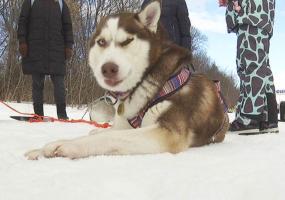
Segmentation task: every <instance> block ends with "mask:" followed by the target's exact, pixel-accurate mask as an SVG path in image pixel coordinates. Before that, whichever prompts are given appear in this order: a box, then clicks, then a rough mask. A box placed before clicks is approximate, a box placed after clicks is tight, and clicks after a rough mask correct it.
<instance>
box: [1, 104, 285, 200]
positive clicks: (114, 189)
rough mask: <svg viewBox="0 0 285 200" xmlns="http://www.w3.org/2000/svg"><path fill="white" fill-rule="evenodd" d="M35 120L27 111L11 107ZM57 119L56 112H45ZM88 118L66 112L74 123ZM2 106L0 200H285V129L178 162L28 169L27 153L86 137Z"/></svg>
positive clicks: (74, 127)
mask: <svg viewBox="0 0 285 200" xmlns="http://www.w3.org/2000/svg"><path fill="white" fill-rule="evenodd" d="M11 105H12V106H14V107H15V108H17V109H19V110H20V111H22V112H32V106H31V105H30V104H11ZM45 110H46V114H48V115H51V116H55V108H54V107H52V106H46V107H45ZM83 113H84V110H77V109H69V110H68V114H69V116H70V117H71V118H80V117H81V116H82V115H83ZM14 114H15V113H13V112H10V111H9V110H8V109H7V108H5V107H4V106H2V104H0V200H57V199H58V200H62V199H68V200H77V199H78V200H79V199H80V200H89V199H90V200H91V199H92V200H214V199H215V200H284V199H285V190H284V188H285V123H280V124H279V127H280V133H279V134H267V135H259V136H238V135H234V134H228V135H227V137H226V140H225V142H224V143H222V144H215V145H210V146H205V147H201V148H192V149H189V150H188V151H187V152H184V153H180V154H177V155H172V154H168V153H165V154H160V155H144V156H98V157H91V158H88V159H81V160H68V159H64V158H56V159H40V160H39V161H28V160H26V159H25V158H24V156H23V154H24V152H25V151H27V150H30V149H32V148H37V147H40V146H42V145H44V144H45V143H47V142H50V141H53V140H57V139H62V138H73V137H76V136H81V135H85V134H87V133H88V132H89V131H90V130H91V129H92V128H93V127H92V126H90V125H85V124H64V123H33V124H30V123H27V122H18V121H15V120H11V119H9V117H8V116H9V115H14Z"/></svg>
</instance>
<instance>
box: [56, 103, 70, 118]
mask: <svg viewBox="0 0 285 200" xmlns="http://www.w3.org/2000/svg"><path fill="white" fill-rule="evenodd" d="M56 111H57V117H58V119H68V117H67V114H66V104H65V103H63V104H56Z"/></svg>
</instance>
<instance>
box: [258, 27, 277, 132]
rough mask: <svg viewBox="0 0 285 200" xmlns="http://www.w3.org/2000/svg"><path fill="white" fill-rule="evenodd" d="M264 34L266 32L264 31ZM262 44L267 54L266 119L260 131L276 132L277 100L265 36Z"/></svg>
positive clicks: (267, 42)
mask: <svg viewBox="0 0 285 200" xmlns="http://www.w3.org/2000/svg"><path fill="white" fill-rule="evenodd" d="M264 34H265V35H266V33H264ZM263 45H264V49H265V53H266V54H267V58H268V59H267V79H266V86H265V92H266V99H267V114H268V116H267V119H266V121H263V122H262V123H261V127H260V129H261V131H266V132H274V133H278V132H279V130H278V109H277V101H276V93H275V86H274V78H273V73H272V71H271V69H270V63H269V56H268V54H269V48H270V40H269V38H268V37H266V36H265V38H264V39H263Z"/></svg>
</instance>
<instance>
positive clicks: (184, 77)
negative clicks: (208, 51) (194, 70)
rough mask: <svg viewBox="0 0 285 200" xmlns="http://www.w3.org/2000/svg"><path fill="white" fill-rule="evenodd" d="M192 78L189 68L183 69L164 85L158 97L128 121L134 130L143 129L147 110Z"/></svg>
mask: <svg viewBox="0 0 285 200" xmlns="http://www.w3.org/2000/svg"><path fill="white" fill-rule="evenodd" d="M190 78H191V72H190V70H189V68H188V67H184V68H182V69H181V70H180V72H178V73H177V74H175V75H173V76H172V77H170V79H169V80H168V81H167V82H166V83H165V84H164V86H163V88H162V89H161V90H160V92H159V93H158V94H157V95H156V97H155V98H154V99H153V100H152V101H151V102H150V103H149V104H148V105H147V106H145V107H144V108H143V109H141V110H140V111H139V113H138V114H137V115H136V116H135V117H133V118H131V119H128V122H129V124H130V125H131V126H132V127H133V128H139V127H141V123H142V120H143V117H144V115H145V113H146V112H147V110H148V109H149V108H151V107H152V106H154V105H156V104H158V103H159V102H161V101H163V100H164V99H166V98H167V97H169V96H171V95H172V94H174V93H175V92H177V91H178V90H180V89H181V88H182V87H183V86H184V85H186V84H187V83H188V81H189V80H190Z"/></svg>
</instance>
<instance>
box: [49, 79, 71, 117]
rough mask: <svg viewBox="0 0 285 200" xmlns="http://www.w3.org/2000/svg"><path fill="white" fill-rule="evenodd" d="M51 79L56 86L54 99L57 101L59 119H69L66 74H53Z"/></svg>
mask: <svg viewBox="0 0 285 200" xmlns="http://www.w3.org/2000/svg"><path fill="white" fill-rule="evenodd" d="M51 80H52V82H53V87H54V99H55V103H56V109H57V117H58V118H59V119H68V117H67V114H66V103H65V85H64V76H63V75H51Z"/></svg>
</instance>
